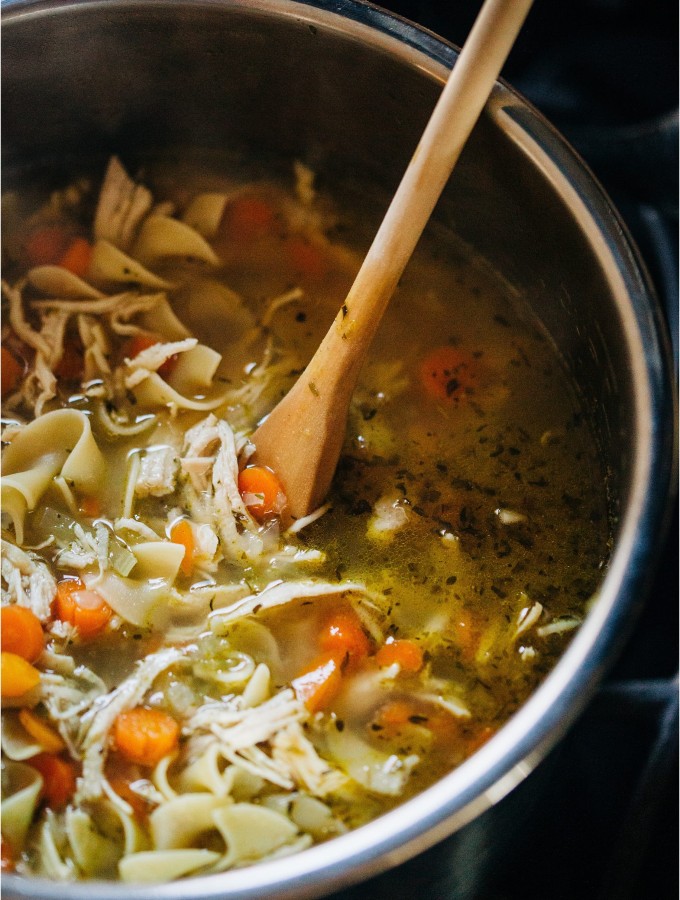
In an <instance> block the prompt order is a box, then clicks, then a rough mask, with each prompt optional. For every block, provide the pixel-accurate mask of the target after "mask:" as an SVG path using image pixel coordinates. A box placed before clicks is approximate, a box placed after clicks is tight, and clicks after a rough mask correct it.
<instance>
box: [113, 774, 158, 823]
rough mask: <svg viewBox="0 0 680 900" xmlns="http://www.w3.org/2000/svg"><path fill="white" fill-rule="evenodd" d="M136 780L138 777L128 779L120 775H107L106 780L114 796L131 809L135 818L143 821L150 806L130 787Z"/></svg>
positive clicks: (128, 777)
mask: <svg viewBox="0 0 680 900" xmlns="http://www.w3.org/2000/svg"><path fill="white" fill-rule="evenodd" d="M138 778H139V776H136V777H135V776H131V777H130V776H127V775H125V774H122V773H117V774H115V775H107V780H108V782H109V784H110V785H111V787H112V788H113V790H114V791H115V792H116V794H118V796H119V797H121V798H122V799H123V800H125V802H126V803H129V804H130V806H131V807H132V811H133V813H134V815H135V818H137V819H145V818H146V817H147V815H148V814H149V812H150V811H151V806H152V804H151V801H150V800H147V799H146V797H142V795H141V794H138V793H137V791H135V790H134V788H133V787H132V785H133V784H134V782H135V781H136V780H138Z"/></svg>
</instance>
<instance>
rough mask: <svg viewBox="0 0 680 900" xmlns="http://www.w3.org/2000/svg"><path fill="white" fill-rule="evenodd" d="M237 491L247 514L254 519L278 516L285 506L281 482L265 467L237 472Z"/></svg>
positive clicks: (255, 467)
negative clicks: (246, 509)
mask: <svg viewBox="0 0 680 900" xmlns="http://www.w3.org/2000/svg"><path fill="white" fill-rule="evenodd" d="M238 490H239V493H240V494H241V497H243V502H244V503H245V505H246V506H247V508H248V512H249V513H251V514H252V515H253V516H255V518H256V519H260V520H261V519H265V518H267V517H268V516H272V515H279V514H280V513H281V512H283V509H284V507H285V505H286V495H285V494H284V493H283V488H282V487H281V482H280V481H279V479H278V478H277V477H276V475H275V474H274V473H273V472H272V470H271V469H268V468H266V467H265V466H250V467H249V468H247V469H243V470H242V471H241V472H239V476H238Z"/></svg>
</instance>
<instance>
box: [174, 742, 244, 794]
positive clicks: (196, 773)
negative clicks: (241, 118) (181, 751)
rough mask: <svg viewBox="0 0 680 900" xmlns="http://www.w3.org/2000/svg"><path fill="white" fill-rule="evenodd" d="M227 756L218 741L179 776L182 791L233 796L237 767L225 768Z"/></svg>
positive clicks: (209, 746)
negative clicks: (208, 792)
mask: <svg viewBox="0 0 680 900" xmlns="http://www.w3.org/2000/svg"><path fill="white" fill-rule="evenodd" d="M224 763H225V756H224V754H223V753H222V749H221V747H220V745H219V744H218V743H217V742H216V741H212V742H211V743H210V744H208V746H207V748H206V749H205V750H204V751H203V753H201V755H200V756H199V757H197V758H196V759H195V760H194V761H193V762H191V763H190V764H189V765H188V766H186V767H185V768H184V769H183V770H182V772H181V773H180V775H179V779H178V782H179V787H180V788H181V789H182V791H210V792H211V793H212V794H214V795H215V796H216V797H226V796H228V795H229V794H231V790H232V787H233V783H234V774H235V768H236V767H235V766H227V767H226V768H225V766H224Z"/></svg>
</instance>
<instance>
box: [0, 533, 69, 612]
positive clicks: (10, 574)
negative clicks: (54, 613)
mask: <svg viewBox="0 0 680 900" xmlns="http://www.w3.org/2000/svg"><path fill="white" fill-rule="evenodd" d="M56 593H57V583H56V581H55V580H54V578H53V576H52V574H51V573H50V570H49V569H48V568H47V566H46V565H45V563H44V562H43V561H42V560H41V559H40V558H39V557H37V556H35V555H34V554H28V553H26V552H25V551H24V550H21V549H20V548H19V547H17V546H15V545H14V544H12V543H10V542H9V541H2V602H3V604H9V603H17V604H19V606H26V607H28V609H30V610H31V611H32V612H33V613H35V615H36V616H37V617H38V618H39V619H40V621H41V622H48V621H49V619H50V618H51V611H50V610H51V606H52V601H53V600H54V597H55V595H56Z"/></svg>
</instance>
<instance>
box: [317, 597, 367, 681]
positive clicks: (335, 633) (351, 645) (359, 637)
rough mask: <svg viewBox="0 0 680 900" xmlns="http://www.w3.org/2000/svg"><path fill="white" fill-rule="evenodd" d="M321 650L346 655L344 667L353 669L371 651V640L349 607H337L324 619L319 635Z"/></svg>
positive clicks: (340, 655)
mask: <svg viewBox="0 0 680 900" xmlns="http://www.w3.org/2000/svg"><path fill="white" fill-rule="evenodd" d="M319 646H320V647H321V649H322V650H326V651H328V652H331V653H334V654H335V655H336V656H339V657H341V658H342V657H346V660H345V668H349V670H350V671H351V670H353V669H355V668H356V666H357V665H358V663H359V662H361V660H362V659H365V658H366V657H367V656H368V654H369V653H370V651H371V642H370V641H369V639H368V637H367V636H366V632H365V631H364V629H363V627H362V625H361V619H360V618H359V616H358V615H357V614H356V612H355V611H354V610H353V609H351V608H348V609H339V610H336V611H334V612H333V613H331V615H330V616H328V618H327V619H326V620H325V621H324V623H323V625H322V627H321V633H320V636H319Z"/></svg>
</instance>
